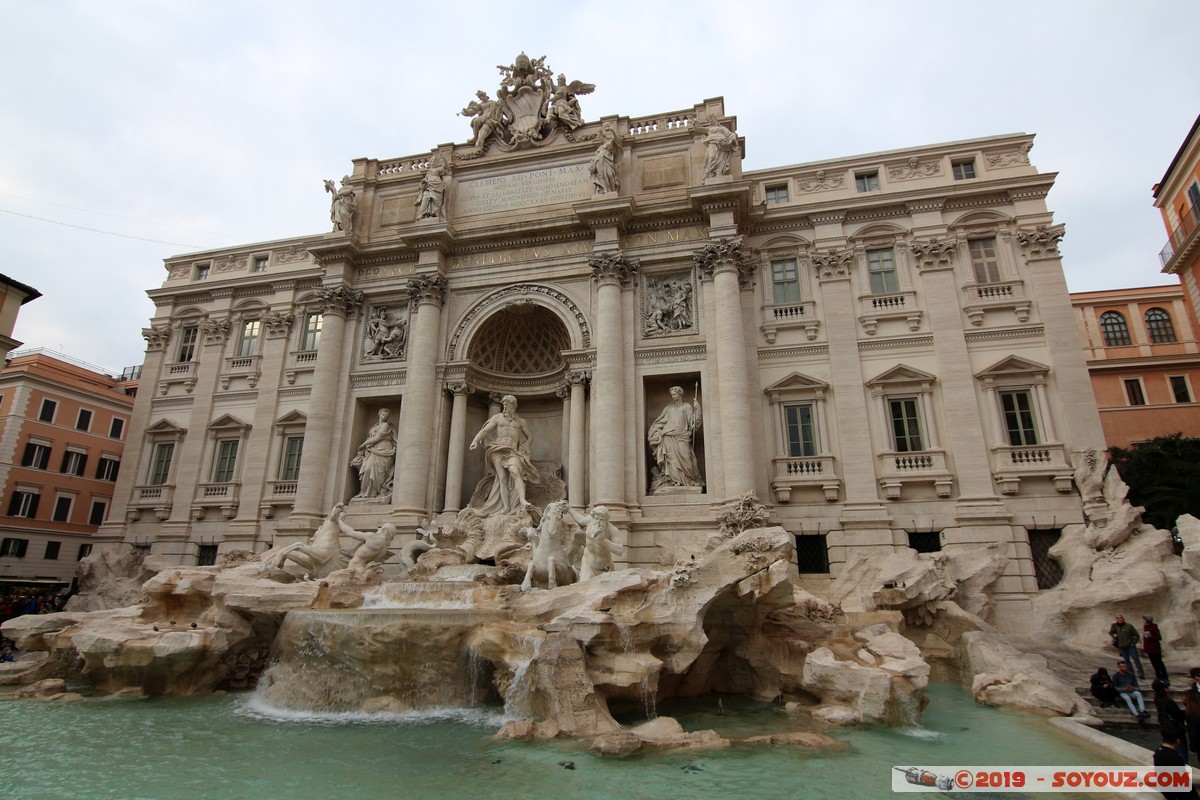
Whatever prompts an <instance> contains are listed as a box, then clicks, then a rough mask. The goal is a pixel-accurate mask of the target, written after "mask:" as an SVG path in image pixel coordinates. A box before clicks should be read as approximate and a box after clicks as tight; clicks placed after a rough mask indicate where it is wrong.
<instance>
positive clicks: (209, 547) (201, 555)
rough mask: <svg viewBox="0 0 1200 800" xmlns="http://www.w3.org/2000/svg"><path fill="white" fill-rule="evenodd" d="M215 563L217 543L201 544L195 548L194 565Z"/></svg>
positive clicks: (208, 565) (202, 565) (205, 565)
mask: <svg viewBox="0 0 1200 800" xmlns="http://www.w3.org/2000/svg"><path fill="white" fill-rule="evenodd" d="M216 563H217V545H215V544H202V545H199V546H198V547H197V549H196V566H197V567H211V566H212V565H213V564H216Z"/></svg>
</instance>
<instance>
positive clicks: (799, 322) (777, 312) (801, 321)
mask: <svg viewBox="0 0 1200 800" xmlns="http://www.w3.org/2000/svg"><path fill="white" fill-rule="evenodd" d="M816 307H817V305H816V303H815V302H813V301H812V300H804V301H802V302H798V303H771V304H768V305H764V306H763V307H762V315H763V321H762V325H761V326H759V330H760V331H762V335H763V337H764V338H766V340H767V344H775V339H776V337H777V336H778V335H779V331H780V330H786V329H789V328H799V329H802V330H803V331H804V335H805V336H806V337H808V340H809V341H810V342H812V341H815V340H816V338H817V334H818V333H819V332H820V330H821V320H819V319H817V316H816Z"/></svg>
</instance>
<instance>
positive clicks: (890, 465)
mask: <svg viewBox="0 0 1200 800" xmlns="http://www.w3.org/2000/svg"><path fill="white" fill-rule="evenodd" d="M877 459H878V461H879V475H880V478H879V488H880V489H881V490H882V491H883V496H884V497H885V498H887V499H888V500H899V499H900V497H901V495H902V493H903V489H904V485H905V484H906V483H907V484H919V483H931V484H933V487H934V490H935V491H936V492H937V496H938V497H949V496H950V495H951V493H952V492H953V489H954V475H953V474H952V473H951V472H950V471H949V470H948V469H947V468H946V453H945V451H943V450H919V451H916V452H911V453H880V454H879V455H878V456H877Z"/></svg>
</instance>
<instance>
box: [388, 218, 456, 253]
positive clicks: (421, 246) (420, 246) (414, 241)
mask: <svg viewBox="0 0 1200 800" xmlns="http://www.w3.org/2000/svg"><path fill="white" fill-rule="evenodd" d="M399 237H400V241H402V242H404V244H406V245H407V246H409V247H411V248H412V249H413V250H418V251H421V250H436V251H438V252H442V253H448V252H450V251H451V250H452V249H453V248H454V244H455V241H456V238H457V237H456V235H455V232H454V228H453V227H452V226H451V225H450V223H448V222H437V223H431V222H425V223H423V224H414V226H413V227H412V228H410V229H408V230H404V231H400V232H399Z"/></svg>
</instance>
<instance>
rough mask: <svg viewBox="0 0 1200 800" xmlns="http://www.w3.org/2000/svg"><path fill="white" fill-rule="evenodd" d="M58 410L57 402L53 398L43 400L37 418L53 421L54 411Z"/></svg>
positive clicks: (43, 420)
mask: <svg viewBox="0 0 1200 800" xmlns="http://www.w3.org/2000/svg"><path fill="white" fill-rule="evenodd" d="M57 410H58V403H56V402H54V401H53V400H43V401H42V410H41V411H39V412H38V419H39V420H41V421H42V422H54V412H55V411H57Z"/></svg>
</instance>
